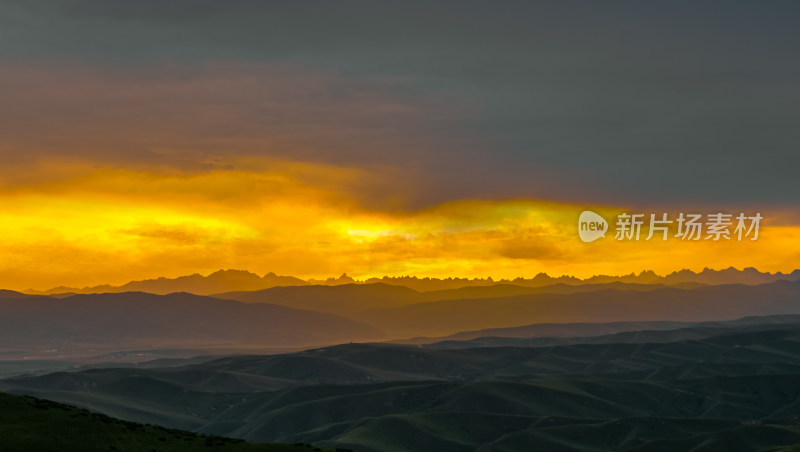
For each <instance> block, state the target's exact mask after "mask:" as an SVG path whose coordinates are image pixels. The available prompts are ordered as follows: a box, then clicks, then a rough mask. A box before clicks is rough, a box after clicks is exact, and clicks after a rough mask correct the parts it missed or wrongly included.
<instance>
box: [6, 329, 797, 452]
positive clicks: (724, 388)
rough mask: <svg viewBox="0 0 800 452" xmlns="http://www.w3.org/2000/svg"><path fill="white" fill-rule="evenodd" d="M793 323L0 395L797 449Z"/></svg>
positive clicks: (26, 381) (355, 443)
mask: <svg viewBox="0 0 800 452" xmlns="http://www.w3.org/2000/svg"><path fill="white" fill-rule="evenodd" d="M798 320H800V318H799V317H798V316H773V317H770V318H763V319H758V318H750V319H742V320H739V321H733V322H718V323H716V324H715V325H713V326H712V325H704V326H697V327H689V330H691V329H692V328H694V329H695V331H693V332H690V331H689V330H687V328H678V329H674V330H662V331H641V332H639V333H632V334H630V335H629V337H627V339H625V340H624V341H616V340H614V339H613V337H612V336H602V337H599V336H598V337H574V338H561V339H560V340H564V341H566V340H567V339H569V340H570V341H572V342H571V343H564V344H560V345H548V346H525V345H521V344H517V345H514V346H501V347H482V346H474V345H475V344H474V343H473V344H471V345H472V346H466V347H457V348H453V349H440V348H438V347H436V346H430V347H419V346H409V345H398V344H345V345H339V346H333V347H327V348H321V349H313V350H308V351H303V352H298V353H292V354H283V355H272V356H263V355H261V356H259V355H252V356H234V357H225V358H220V359H217V360H211V361H207V362H203V363H199V364H191V365H185V366H177V367H162V368H127V369H123V368H110V369H92V370H86V371H79V372H57V373H53V374H49V375H43V376H38V377H20V378H13V379H8V380H4V381H0V388H2V389H3V390H5V391H11V392H15V393H22V394H28V395H33V396H39V397H46V398H50V399H53V400H57V401H61V402H64V403H70V404H74V405H77V406H80V407H86V408H90V409H92V410H95V411H99V412H101V413H114V414H115V415H116V416H118V417H121V418H123V419H126V420H130V421H136V422H151V423H159V424H161V425H164V426H167V427H172V428H180V429H186V430H190V431H193V432H196V433H209V434H217V435H224V436H231V437H238V438H243V439H250V440H258V441H280V442H296V441H300V442H313V443H315V444H319V445H323V446H328V447H347V448H351V449H353V450H358V451H376V452H377V451H398V452H399V451H403V452H412V451H413V452H425V451H437V452H438V451H475V450H479V451H480V450H486V451H488V450H492V451H494V450H509V451H511V450H563V451H581V450H598V451H599V450H619V451H659V450H664V451H668V450H669V451H671V450H709V451H710V450H725V451H747V452H750V451H765V450H775V449H777V448H778V447H781V446H787V447H788V446H790V445H793V444H797V443H800V386H798V385H797V381H798V379H800V323H799V322H798ZM698 328H700V329H703V330H702V332H700V331H701V330H699V329H698ZM626 334H627V333H626ZM687 335H689V336H691V337H687ZM654 339H657V340H654Z"/></svg>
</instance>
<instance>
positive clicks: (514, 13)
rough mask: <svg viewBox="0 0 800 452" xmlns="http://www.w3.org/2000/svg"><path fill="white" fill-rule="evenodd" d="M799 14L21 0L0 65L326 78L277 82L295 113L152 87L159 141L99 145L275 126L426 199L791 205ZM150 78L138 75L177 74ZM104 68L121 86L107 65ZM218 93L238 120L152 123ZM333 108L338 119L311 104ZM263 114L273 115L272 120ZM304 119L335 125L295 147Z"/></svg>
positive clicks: (626, 7) (795, 191)
mask: <svg viewBox="0 0 800 452" xmlns="http://www.w3.org/2000/svg"><path fill="white" fill-rule="evenodd" d="M798 12H800V7H798V6H797V5H796V4H794V3H791V2H782V3H778V2H742V1H713V2H680V1H678V2H658V3H656V2H589V1H583V2H571V1H565V2H541V3H540V2H514V1H501V2H491V4H490V3H487V2H470V1H458V2H391V3H390V2H367V1H363V2H348V1H345V2H296V1H275V2H255V1H228V2H217V1H188V0H178V1H170V2H163V1H155V0H152V1H150V0H147V1H135V2H131V1H125V0H116V1H108V0H103V1H100V0H96V1H70V2H60V1H55V0H49V1H42V0H25V1H24V2H23V1H17V2H14V1H11V2H4V3H3V4H2V6H0V18H1V19H0V57H2V58H3V60H2V66H0V70H3V71H7V70H9V69H8V68H11V67H14V65H15V64H19V63H18V62H19V61H21V60H25V61H31V60H34V61H36V60H39V61H61V62H62V64H63V62H64V61H67V62H69V64H74V65H78V66H84V67H96V68H100V69H98V70H99V71H100V72H99V73H102V71H111V72H110V73H111V74H113V73H114V71H117V73H119V72H120V71H121V72H122V73H131V74H138V72H137V71H141V70H142V68H163V67H165V66H170V67H177V68H179V69H177V70H174V71H178V72H180V71H185V72H186V74H185V75H184V77H186V79H187V80H194V79H196V78H198V77H200V78H202V77H204V72H203V71H205V70H206V69H204V68H207V67H208V66H207V65H208V64H209V63H214V62H220V61H226V62H234V63H235V64H239V66H238V67H239V71H240V72H241V74H242V76H243V77H244V78H245V79H246V78H248V77H250V78H256V79H257V78H258V77H260V74H261V73H260V72H259V71H260V69H257V68H259V67H275V66H279V67H285V66H291V67H293V68H299V69H297V72H296V73H297V74H298V77H300V79H301V80H302V79H303V77H310V76H309V75H308V74H327V75H331V74H333V76H331V77H327V78H325V80H326V81H325V82H322V83H320V84H316V83H315V82H312V83H310V84H307V85H302V83H301V84H300V85H299V86H306V87H308V88H309V90H310V91H311V94H308V93H305V92H304V93H298V92H295V91H293V89H297V88H296V87H295V88H291V89H288V91H286V92H284V93H283V94H284V97H281V99H283V100H285V102H286V105H292V104H295V103H296V104H297V105H303V106H306V107H302V108H296V107H292V108H289V109H288V110H289V113H288V114H285V115H280V114H279V112H280V111H281V109H282V108H283V107H281V108H278V107H279V106H280V103H277V104H276V103H270V102H266V104H265V103H264V102H261V101H263V100H264V99H267V98H270V99H271V98H273V97H274V96H277V94H275V93H274V92H272V91H271V92H270V95H269V96H266V95H265V94H264V92H265V91H263V89H266V88H264V87H263V86H262V91H257V92H254V93H253V95H252V96H251V97H248V96H246V95H242V94H241V93H239V94H236V95H233V94H231V95H230V97H225V95H224V94H222V95H221V96H222V97H221V98H220V97H215V96H220V94H219V93H220V92H223V93H224V92H225V91H220V90H218V89H211V88H209V89H208V90H207V91H202V90H201V91H199V92H196V93H194V94H193V95H194V98H193V99H189V100H187V99H185V98H182V97H181V94H180V93H181V92H182V90H184V89H185V88H180V87H176V88H174V91H169V92H161V93H159V94H158V95H159V96H161V98H162V99H164V101H163V102H164V103H170V104H175V105H177V106H176V107H174V108H173V107H168V106H165V107H164V108H162V109H161V110H159V111H160V112H161V113H159V112H155V113H154V114H153V116H151V118H152V119H151V122H152V123H153V124H152V125H149V124H148V123H147V121H145V123H144V124H142V127H144V128H145V129H146V130H151V131H152V133H151V134H150V137H149V141H148V142H146V143H145V142H139V141H137V140H119V142H115V141H114V139H113V136H110V137H106V138H108V144H107V146H105V147H106V148H107V149H108V148H111V147H114V148H117V149H121V151H120V152H122V153H127V154H131V155H133V154H135V153H143V152H144V153H146V152H150V151H151V150H152V149H153V148H158V147H170V146H172V147H175V146H176V143H177V144H178V145H179V146H178V147H203V146H205V147H214V146H216V147H217V148H218V149H217V150H218V152H224V150H225V149H233V148H235V147H236V146H235V145H234V144H233V143H241V142H242V140H245V141H246V140H250V141H251V142H256V143H262V144H263V143H272V144H273V145H274V144H275V141H276V140H275V137H282V138H281V140H284V141H281V142H282V143H284V145H285V147H286V152H288V153H290V154H292V155H296V156H297V158H309V159H322V160H329V161H335V162H339V163H347V164H363V163H364V162H368V163H373V164H386V165H393V166H406V167H409V168H416V169H421V170H422V172H423V173H425V174H424V176H420V177H421V178H422V179H421V181H420V184H422V185H423V186H424V187H425V188H426V191H427V193H429V194H428V195H427V197H423V198H424V199H422V200H421V201H420V202H423V203H425V202H435V201H439V200H441V199H445V198H452V197H476V196H480V197H494V198H502V197H523V196H532V197H542V198H549V199H562V200H563V199H569V200H577V201H581V202H606V203H615V204H618V203H638V204H645V203H660V204H681V203H687V202H692V203H694V202H698V203H702V202H708V203H719V204H736V203H751V204H759V203H762V204H764V203H776V204H788V205H790V206H791V205H793V204H796V202H797V199H800V184H797V183H796V170H795V168H797V167H798V165H800V154H798V153H797V152H796V149H797V148H798V144H799V143H798V142H799V141H800V129H798V128H797V127H796V125H795V124H794V122H795V118H797V117H800V85H798V83H797V80H798V79H799V78H798V76H800V59H798V58H796V55H795V53H796V47H797V43H798V42H800V31H798V27H796V22H797V18H798ZM159 70H160V69H152V71H151V72H149V73H147V70H146V69H145V75H143V76H142V77H143V79H153V80H155V79H157V78H158V77H166V78H167V79H169V78H170V77H174V71H173V75H163V74H164V72H163V70H162V72H161V74H162V75H161V76H159V75H158V73H159V72H158V71H159ZM167 72H169V71H167ZM49 75H51V76H53V77H57V76H58V74H54V73H51V74H49ZM103 77H106V76H102V77H100V78H103ZM107 77H109V78H110V80H111V82H110V83H111V86H112V87H113V86H114V84H113V80H114V77H116V76H114V75H108V76H107ZM229 80H234V81H235V80H236V78H235V77H234V76H231V78H230V79H229ZM102 82H103V80H100V81H99V82H98V83H99V86H102V85H103V83H102ZM42 83H47V82H44V81H43V82H42ZM131 83H135V82H131ZM154 83H155V82H154ZM220 83H222V84H224V83H227V82H220ZM156 84H157V83H156ZM5 86H6V89H9V88H10V87H11V85H9V84H6V85H5ZM293 86H297V85H293ZM320 87H321V88H320ZM65 88H69V86H67V87H65ZM0 89H2V88H0ZM30 89H31V90H32V91H47V90H37V89H36V87H31V88H30ZM234 91H235V90H234ZM365 92H366V93H368V94H369V96H370V99H373V101H371V102H372V105H371V106H370V108H378V107H376V105H374V104H378V103H380V104H381V105H384V106H387V105H389V106H391V105H394V106H395V107H397V108H399V109H402V108H405V109H406V110H405V111H406V113H407V114H403V113H402V112H400V110H398V111H396V112H395V113H392V114H377V115H373V114H371V113H369V111H368V110H367V109H359V107H358V105H356V104H358V103H357V102H355V103H354V102H353V100H352V99H353V96H356V97H357V96H363V95H364V93H365ZM87 96H88V95H87ZM3 97H4V98H6V97H8V96H5V95H4V96H3ZM89 97H90V98H91V96H89ZM295 98H296V99H298V101H297V102H292V99H295ZM30 99H36V96H32V97H31V98H30ZM141 99H145V100H146V99H148V94H142V97H141V98H140V99H139V100H141ZM259 99H260V100H261V101H259ZM374 99H379V100H380V102H377V101H374ZM139 100H137V99H128V100H127V101H125V100H123V101H119V102H118V103H116V104H114V105H116V106H118V107H125V106H127V105H140V104H141V105H144V102H139ZM315 101H316V102H317V103H318V106H319V108H318V109H317V110H315V111H314V112H311V111H310V110H309V108H310V107H307V106H308V105H313V103H314V102H315ZM16 102H21V104H23V105H26V108H30V109H32V110H31V111H34V112H35V111H36V104H35V103H28V104H25V102H26V101H25V100H19V99H18V100H16V101H14V102H6V103H5V104H4V105H2V106H0V109H2V110H3V114H4V117H6V118H7V117H9V116H12V115H13V114H14V111H15V110H14V109H15V107H16V106H17V105H15V103H16ZM41 102H42V104H41V105H42V106H43V107H42V108H44V106H47V107H48V108H49V109H51V110H50V111H51V113H52V112H53V111H55V114H54V115H55V116H50V118H51V119H50V121H51V123H50V124H52V123H57V122H58V121H59V114H61V115H68V114H71V113H72V112H70V111H59V108H65V109H66V108H67V107H66V106H65V105H67V104H66V103H65V104H64V105H62V107H58V106H57V102H56V104H54V101H53V100H52V97H51V99H50V101H44V100H42V101H41ZM216 103H223V104H225V107H226V108H227V109H223V110H222V111H224V112H228V114H230V112H231V111H232V112H233V116H227V117H226V116H224V114H223V117H222V118H220V117H216V118H214V121H212V123H211V124H210V125H209V124H207V123H203V122H202V121H201V123H202V124H205V125H206V127H203V128H201V127H199V126H198V127H196V128H176V129H169V130H167V128H166V126H164V125H163V124H160V120H159V118H160V116H159V114H179V113H180V112H181V111H194V113H193V114H191V115H188V118H189V119H191V118H197V115H198V113H197V111H198V110H197V109H196V108H195V107H196V106H197V105H198V104H200V105H202V106H207V105H216ZM92 105H93V104H91V103H90V104H88V105H87V108H88V107H91V106H92ZM150 105H160V104H159V103H158V102H156V103H155V104H150ZM354 105H356V106H354ZM53 108H55V110H52V109H53ZM142 108H145V107H142ZM164 111H166V112H167V113H164ZM201 111H205V110H203V109H201ZM331 111H336V112H338V113H336V114H335V115H334V116H333V117H330V116H326V117H323V116H319V115H317V114H322V113H320V112H328V114H329V112H331ZM138 112H139V110H136V109H132V110H130V112H129V113H130V115H132V116H133V118H129V120H130V121H134V122H135V121H136V119H135V117H139V116H138V115H139V113H138ZM216 112H217V113H219V112H220V110H216ZM384 112H385V110H384ZM206 113H207V114H210V115H213V114H215V113H214V112H211V113H209V112H206ZM120 114H121V113H120ZM44 116H47V115H44ZM25 118H26V121H27V120H28V119H27V118H29V123H27V124H19V123H17V125H18V126H19V127H20V128H21V129H25V130H28V129H30V130H36V128H37V127H43V128H44V130H47V123H43V122H37V120H36V115H32V116H30V117H25ZM225 118H227V120H228V121H227V122H226V120H225ZM258 118H270V121H271V122H270V125H269V127H258V124H257V123H258V121H259V119H258ZM307 118H311V119H307ZM206 120H208V117H206ZM309 120H310V121H312V122H314V123H315V125H316V126H317V129H316V130H318V131H319V130H327V132H326V133H325V134H322V135H319V136H316V137H314V139H310V140H309V139H307V138H303V137H302V132H301V131H300V129H301V128H302V126H303V125H305V124H304V121H309ZM40 121H41V120H40ZM68 122H69V121H67V123H68ZM169 124H173V123H171V122H169ZM15 127H16V126H15ZM137 130H138V129H137ZM319 133H321V132H319ZM31 134H32V135H31V138H30V139H31V140H32V141H35V140H36V139H40V138H41V137H35V136H34V135H35V134H33V132H31ZM187 135H188V136H189V137H188V138H187V137H186V136H187ZM12 136H13V134H12ZM49 137H50V138H49V139H51V140H54V138H53V135H49ZM181 137H183V138H181ZM286 137H292V138H291V139H290V138H286ZM9 139H10V138H9ZM20 139H22V138H20ZM7 140H8V139H7ZM285 140H288V142H287V141H285ZM303 140H306V141H303ZM204 143H205V144H204ZM54 144H55V145H56V146H54V147H53V148H58V147H59V146H60V147H61V148H62V151H61V152H65V153H68V152H82V151H79V150H77V149H78V148H80V147H81V146H64V143H61V142H58V140H55V143H54ZM6 147H7V146H6ZM278 147H279V146H278ZM71 149H75V150H71ZM261 149H262V150H261V151H260V152H264V153H271V152H276V151H275V147H274V146H273V147H269V146H262V147H261ZM205 150H209V149H205ZM211 150H212V151H213V149H211ZM0 152H5V151H0Z"/></svg>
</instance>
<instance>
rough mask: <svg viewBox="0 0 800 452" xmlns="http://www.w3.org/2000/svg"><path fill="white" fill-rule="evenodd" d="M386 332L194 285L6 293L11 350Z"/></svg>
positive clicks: (0, 340)
mask: <svg viewBox="0 0 800 452" xmlns="http://www.w3.org/2000/svg"><path fill="white" fill-rule="evenodd" d="M380 337H381V333H380V332H379V331H377V330H376V329H374V328H372V327H370V326H368V325H365V324H363V323H359V322H357V321H353V320H350V319H346V318H343V317H339V316H335V315H332V314H325V313H319V312H313V311H305V310H299V309H293V308H288V307H285V306H278V305H273V304H268V303H259V304H246V303H240V302H236V301H230V300H220V299H217V298H211V297H204V296H199V295H193V294H188V293H174V294H170V295H155V294H149V293H143V292H125V293H120V294H95V295H73V296H70V297H66V298H52V297H44V296H38V297H26V298H5V299H0V349H2V351H3V352H5V353H11V352H14V353H26V354H34V355H35V354H41V353H43V352H42V350H49V351H50V353H49V355H54V356H59V355H60V356H65V355H76V354H77V355H81V354H82V355H85V354H87V353H93V354H100V353H103V352H108V351H113V350H126V349H128V350H129V349H132V348H134V349H136V348H138V349H142V348H145V349H146V348H176V347H189V348H201V349H202V348H203V347H210V348H220V347H233V348H240V349H241V348H250V347H271V346H290V347H297V346H312V345H321V344H331V343H337V342H345V341H350V340H364V339H376V338H380ZM359 338H360V339H359Z"/></svg>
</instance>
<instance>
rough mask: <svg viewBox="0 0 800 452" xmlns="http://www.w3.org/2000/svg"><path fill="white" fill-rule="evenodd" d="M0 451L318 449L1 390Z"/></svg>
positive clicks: (275, 451) (273, 451)
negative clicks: (134, 418)
mask: <svg viewBox="0 0 800 452" xmlns="http://www.w3.org/2000/svg"><path fill="white" fill-rule="evenodd" d="M0 449H2V450H3V451H4V452H28V451H37V452H70V451H76V452H93V451H103V452H105V451H109V450H117V451H142V450H157V451H163V452H172V451H174V452H178V451H186V452H189V451H230V452H308V451H311V450H316V451H323V449H321V448H314V447H312V446H310V445H305V444H301V445H288V444H260V443H253V442H247V441H243V440H240V439H231V438H223V437H218V436H210V435H198V434H194V433H189V432H185V431H180V430H173V429H167V428H164V427H159V426H156V425H143V424H137V423H134V422H128V421H122V420H119V419H114V418H111V417H108V416H105V415H103V414H99V413H92V412H90V411H87V410H84V409H80V408H76V407H73V406H69V405H64V404H60V403H56V402H51V401H49V400H43V399H37V398H33V397H21V396H16V395H11V394H4V393H0ZM325 450H326V451H329V450H330V449H325Z"/></svg>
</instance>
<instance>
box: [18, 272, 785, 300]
mask: <svg viewBox="0 0 800 452" xmlns="http://www.w3.org/2000/svg"><path fill="white" fill-rule="evenodd" d="M779 280H788V281H797V280H800V269H798V270H794V271H792V272H790V273H781V272H776V273H769V272H760V271H758V270H757V269H755V268H752V267H748V268H744V269H742V270H737V269H735V268H733V267H730V268H726V269H722V270H712V269H709V268H704V269H703V270H702V271H700V272H699V273H695V272H693V271H691V270H687V269H684V270H679V271H675V272H672V273H670V274H668V275H665V276H659V275H657V274H655V273H654V272H653V271H650V270H646V271H642V272H640V273H638V274H636V273H630V274H628V275H623V276H608V275H597V276H592V277H589V278H586V279H579V278H576V277H574V276H558V277H552V276H549V275H547V274H545V273H539V274H537V275H536V276H534V277H533V278H527V279H526V278H516V279H513V280H508V279H501V280H493V279H492V278H485V279H481V278H476V279H468V278H445V279H440V278H419V277H416V276H404V277H388V276H385V277H383V278H368V279H366V280H364V281H356V280H355V279H353V278H351V277H349V276H347V274H342V275H341V276H339V277H338V278H328V279H325V280H315V279H309V280H303V279H300V278H296V277H293V276H279V275H276V274H275V273H271V272H270V273H267V274H265V275H264V276H259V275H257V274H255V273H251V272H249V271H245V270H219V271H216V272H214V273H211V274H209V275H207V276H203V275H200V274H193V275H188V276H180V277H177V278H165V277H160V278H156V279H146V280H142V281H131V282H128V283H125V284H123V285H120V286H113V285H108V284H105V285H99V286H91V287H83V288H78V287H66V286H60V287H54V288H52V289H48V290H44V291H37V290H34V289H28V290H26V291H25V293H28V294H35V295H55V294H79V293H80V294H89V293H114V292H149V293H155V294H161V295H164V294H169V293H173V292H189V293H193V294H196V295H211V294H215V293H222V292H233V291H253V290H260V289H268V288H271V287H278V286H304V285H327V286H335V285H341V284H372V283H384V284H390V285H395V286H405V287H409V288H411V289H414V290H416V291H420V292H427V291H433V290H447V289H458V288H461V287H471V286H478V287H480V286H493V285H496V284H510V285H514V286H524V287H540V286H548V285H552V284H564V285H581V284H607V283H613V282H620V283H633V284H666V285H676V284H685V283H697V284H708V285H718V284H747V285H757V284H765V283H769V282H775V281H779Z"/></svg>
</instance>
